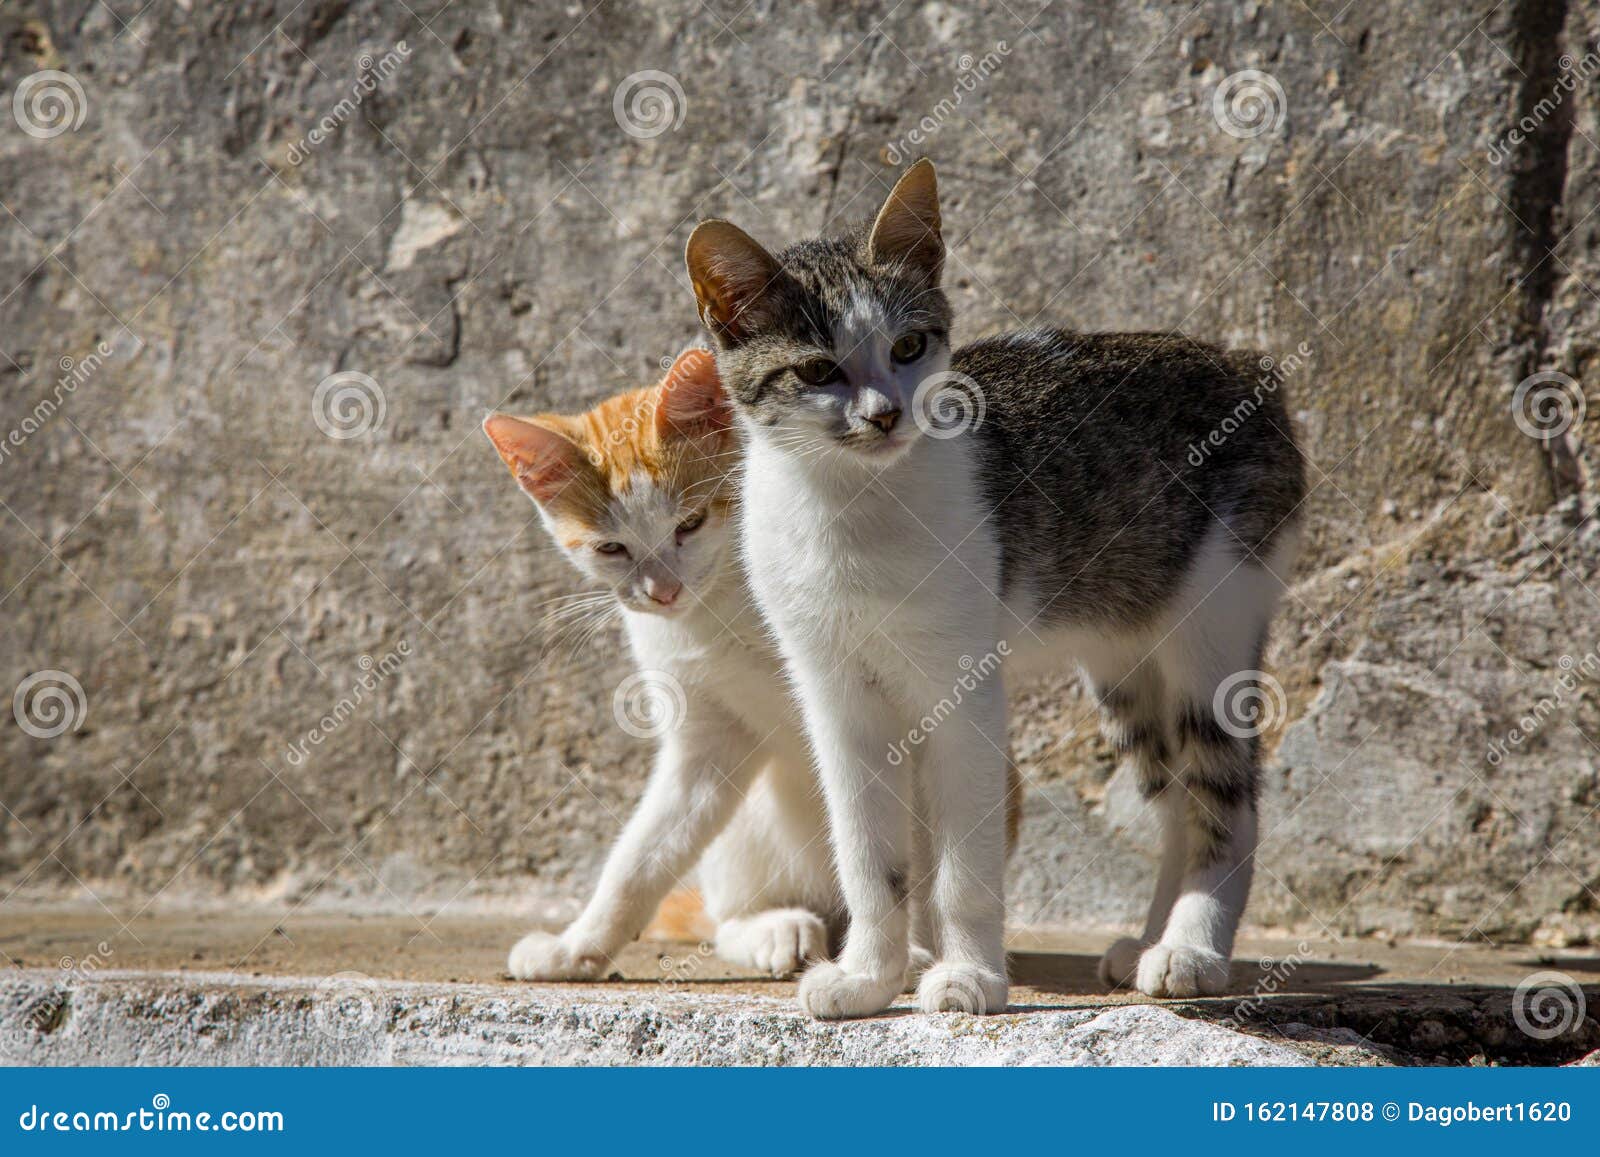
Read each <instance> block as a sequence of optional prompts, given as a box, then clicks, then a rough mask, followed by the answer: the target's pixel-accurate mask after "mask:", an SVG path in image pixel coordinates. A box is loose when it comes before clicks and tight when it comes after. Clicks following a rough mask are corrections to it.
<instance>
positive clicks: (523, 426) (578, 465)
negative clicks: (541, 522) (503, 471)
mask: <svg viewBox="0 0 1600 1157" xmlns="http://www.w3.org/2000/svg"><path fill="white" fill-rule="evenodd" d="M483 432H484V433H485V434H487V435H489V441H491V442H493V443H494V448H495V449H496V450H498V451H500V457H501V458H502V459H504V460H505V464H506V465H507V466H509V467H510V468H511V473H512V474H513V475H514V476H515V477H516V480H517V485H518V486H521V487H522V488H523V489H524V490H526V491H527V492H528V493H529V494H530V495H532V496H533V498H534V500H535V501H537V502H539V503H541V504H543V503H546V502H550V501H552V500H553V499H555V498H557V497H558V496H559V495H560V494H561V492H562V491H563V490H564V489H565V488H566V487H567V485H568V484H569V483H571V482H572V480H573V479H574V478H576V477H577V475H578V472H579V471H580V470H581V469H583V467H584V460H583V451H582V450H580V449H578V447H577V446H576V445H574V444H573V443H572V442H571V441H570V440H569V439H567V438H566V437H564V436H563V435H561V434H559V433H557V432H556V431H555V430H553V429H551V428H550V427H548V426H545V425H541V424H540V423H539V422H538V421H537V420H530V419H528V418H513V417H512V416H511V415H510V414H490V415H489V416H488V417H487V418H485V419H484V420H483Z"/></svg>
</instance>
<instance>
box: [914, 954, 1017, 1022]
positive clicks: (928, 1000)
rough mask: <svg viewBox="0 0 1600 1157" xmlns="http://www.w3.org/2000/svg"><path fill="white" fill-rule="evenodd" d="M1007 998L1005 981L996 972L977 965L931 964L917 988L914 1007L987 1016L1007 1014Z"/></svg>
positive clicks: (929, 1010) (926, 1010) (930, 1010)
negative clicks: (997, 1013)
mask: <svg viewBox="0 0 1600 1157" xmlns="http://www.w3.org/2000/svg"><path fill="white" fill-rule="evenodd" d="M1006 994H1007V986H1006V978H1005V977H1004V976H1003V975H1001V974H1000V973H998V972H994V971H992V970H990V969H987V968H982V967H980V966H978V965H976V964H960V963H944V964H934V965H930V966H929V967H928V969H927V970H926V971H925V972H923V974H922V980H921V981H920V982H918V984H917V1007H918V1008H920V1009H922V1011H923V1012H970V1013H973V1014H975V1015H977V1016H988V1015H990V1014H992V1013H996V1012H1004V1011H1005V1010H1006Z"/></svg>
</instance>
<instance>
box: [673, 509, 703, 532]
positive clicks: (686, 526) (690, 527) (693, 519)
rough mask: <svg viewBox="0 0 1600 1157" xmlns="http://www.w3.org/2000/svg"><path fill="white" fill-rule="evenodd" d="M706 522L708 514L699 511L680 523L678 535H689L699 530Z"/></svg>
mask: <svg viewBox="0 0 1600 1157" xmlns="http://www.w3.org/2000/svg"><path fill="white" fill-rule="evenodd" d="M705 520H706V512H705V511H703V510H697V511H695V512H694V513H693V514H691V515H690V516H689V517H688V518H685V519H684V520H683V521H682V522H680V523H678V533H679V534H688V533H690V532H691V531H695V530H699V529H700V524H701V523H703V522H705Z"/></svg>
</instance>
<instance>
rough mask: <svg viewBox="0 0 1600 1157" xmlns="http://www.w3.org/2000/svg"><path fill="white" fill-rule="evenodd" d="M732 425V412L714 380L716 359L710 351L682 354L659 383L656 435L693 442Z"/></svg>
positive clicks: (720, 380) (720, 385)
mask: <svg viewBox="0 0 1600 1157" xmlns="http://www.w3.org/2000/svg"><path fill="white" fill-rule="evenodd" d="M732 425H733V411H732V409H731V408H730V407H729V405H728V395H727V394H725V393H724V392H723V390H722V379H721V378H719V377H718V376H717V361H716V358H714V357H712V355H711V351H710V350H703V349H687V350H684V351H683V352H682V353H681V354H679V355H678V360H677V361H675V362H673V363H672V368H671V369H670V370H668V371H667V376H666V378H664V379H663V380H662V382H661V397H660V401H659V402H658V404H657V406H656V430H657V432H658V433H659V434H660V435H661V436H662V437H671V436H673V435H677V436H679V437H688V438H697V437H701V436H703V435H707V434H721V433H722V432H723V431H725V430H727V429H728V428H729V427H730V426H732Z"/></svg>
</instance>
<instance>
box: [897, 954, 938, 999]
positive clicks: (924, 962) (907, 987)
mask: <svg viewBox="0 0 1600 1157" xmlns="http://www.w3.org/2000/svg"><path fill="white" fill-rule="evenodd" d="M932 967H933V953H932V952H929V951H928V950H927V949H926V948H919V947H918V946H917V945H915V944H913V945H912V946H911V958H910V959H909V960H908V961H907V962H906V982H905V984H904V985H902V986H901V988H900V991H901V992H915V991H917V985H918V984H920V983H921V982H922V974H923V973H924V972H926V971H928V969H930V968H932Z"/></svg>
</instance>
